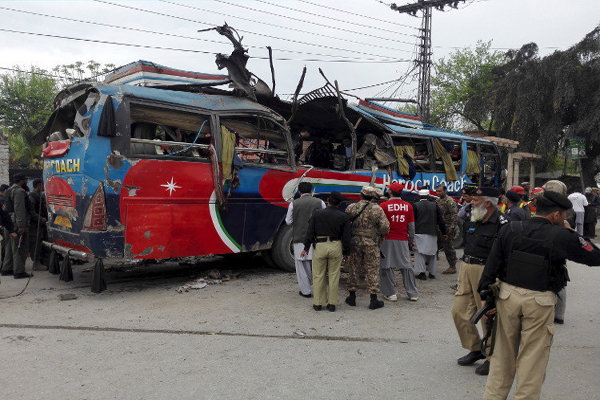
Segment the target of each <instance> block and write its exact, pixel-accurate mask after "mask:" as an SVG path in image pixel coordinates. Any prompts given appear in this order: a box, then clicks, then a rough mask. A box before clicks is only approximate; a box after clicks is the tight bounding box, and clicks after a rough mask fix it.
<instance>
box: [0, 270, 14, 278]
mask: <svg viewBox="0 0 600 400" xmlns="http://www.w3.org/2000/svg"><path fill="white" fill-rule="evenodd" d="M12 274H14V272H13V270H12V269H11V270H10V271H2V272H0V275H2V276H8V275H12Z"/></svg>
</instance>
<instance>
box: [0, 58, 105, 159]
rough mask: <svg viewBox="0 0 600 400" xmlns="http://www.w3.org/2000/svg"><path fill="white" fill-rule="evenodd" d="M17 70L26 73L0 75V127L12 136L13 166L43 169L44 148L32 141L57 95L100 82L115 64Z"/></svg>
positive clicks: (78, 64) (10, 138)
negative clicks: (71, 87)
mask: <svg viewBox="0 0 600 400" xmlns="http://www.w3.org/2000/svg"><path fill="white" fill-rule="evenodd" d="M15 69H16V70H19V71H24V72H11V73H6V74H3V75H0V128H1V129H2V132H3V133H6V134H7V136H8V141H9V146H10V162H11V165H12V166H14V167H20V168H25V167H39V166H40V154H41V148H40V146H33V145H31V144H30V139H31V138H32V137H33V136H34V135H35V134H36V133H37V132H39V131H40V130H41V129H42V128H43V126H44V125H45V124H46V121H47V119H48V117H49V116H50V114H51V113H52V110H53V101H54V96H55V95H56V92H57V91H59V90H60V89H62V88H64V87H66V86H68V85H71V84H73V83H75V82H78V81H82V80H91V81H97V80H98V79H100V78H102V76H103V75H104V74H106V73H107V72H109V71H110V70H113V69H114V65H113V64H105V65H104V66H102V65H101V64H100V63H98V62H95V61H93V60H90V61H88V62H87V63H85V64H84V63H83V62H80V61H78V62H76V63H73V64H65V65H59V66H56V67H55V68H53V69H52V71H46V70H43V69H41V68H36V67H31V68H30V69H29V70H27V69H25V68H19V67H15Z"/></svg>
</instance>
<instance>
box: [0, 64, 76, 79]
mask: <svg viewBox="0 0 600 400" xmlns="http://www.w3.org/2000/svg"><path fill="white" fill-rule="evenodd" d="M0 69H3V70H5V71H12V72H21V73H24V74H31V75H41V76H47V77H50V78H64V79H70V80H72V81H76V80H77V79H75V78H73V77H70V76H65V75H59V74H54V75H53V74H49V73H46V72H39V71H25V70H23V69H17V68H8V67H0Z"/></svg>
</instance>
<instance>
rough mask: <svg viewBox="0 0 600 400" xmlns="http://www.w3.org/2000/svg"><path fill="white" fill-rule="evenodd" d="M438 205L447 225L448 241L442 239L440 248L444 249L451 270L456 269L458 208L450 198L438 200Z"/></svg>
mask: <svg viewBox="0 0 600 400" xmlns="http://www.w3.org/2000/svg"><path fill="white" fill-rule="evenodd" d="M436 203H437V205H438V207H439V208H440V211H441V213H442V219H443V220H444V223H445V224H446V236H447V237H448V238H447V239H446V240H442V239H440V247H441V248H442V249H444V254H446V260H448V265H449V266H450V267H451V268H456V250H454V236H455V235H456V231H457V229H458V206H457V205H456V202H455V201H454V200H452V198H450V197H449V196H446V198H444V199H437V200H436Z"/></svg>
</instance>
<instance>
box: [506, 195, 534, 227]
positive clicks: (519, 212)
mask: <svg viewBox="0 0 600 400" xmlns="http://www.w3.org/2000/svg"><path fill="white" fill-rule="evenodd" d="M504 197H505V198H506V210H505V211H504V215H506V218H508V220H509V221H510V222H512V221H525V220H526V219H529V213H528V212H527V211H525V208H523V207H521V204H522V203H523V201H522V198H521V195H520V194H519V193H517V192H513V191H512V190H508V191H507V192H506V194H505V195H504Z"/></svg>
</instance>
